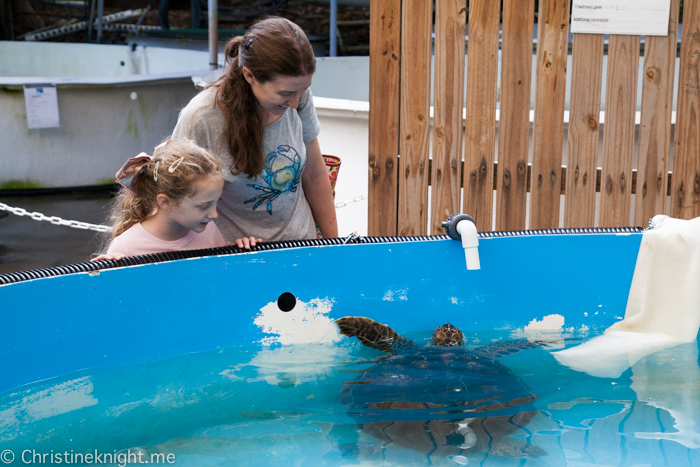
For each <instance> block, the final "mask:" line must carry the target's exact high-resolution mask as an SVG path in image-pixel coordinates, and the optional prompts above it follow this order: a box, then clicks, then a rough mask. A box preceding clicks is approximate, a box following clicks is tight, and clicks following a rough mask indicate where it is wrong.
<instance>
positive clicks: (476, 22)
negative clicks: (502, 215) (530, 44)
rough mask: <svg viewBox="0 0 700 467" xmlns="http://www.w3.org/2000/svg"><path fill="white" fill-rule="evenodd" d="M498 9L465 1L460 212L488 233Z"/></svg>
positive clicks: (488, 2) (487, 1)
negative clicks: (466, 40) (466, 32)
mask: <svg viewBox="0 0 700 467" xmlns="http://www.w3.org/2000/svg"><path fill="white" fill-rule="evenodd" d="M500 9H501V2H500V1H494V0H470V1H469V43H468V50H467V117H466V120H465V125H464V172H463V173H464V178H465V180H464V187H465V188H464V203H463V204H464V208H463V211H464V212H466V213H468V214H470V215H471V216H472V217H473V218H474V220H475V221H476V227H477V229H478V230H479V231H480V232H482V231H490V230H491V224H492V219H493V188H492V187H493V183H494V172H493V163H494V153H495V151H496V99H497V92H498V87H497V86H498V85H497V79H498V36H499V23H500Z"/></svg>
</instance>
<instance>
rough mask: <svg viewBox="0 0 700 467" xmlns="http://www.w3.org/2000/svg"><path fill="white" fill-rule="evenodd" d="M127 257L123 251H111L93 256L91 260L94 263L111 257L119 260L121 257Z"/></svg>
mask: <svg viewBox="0 0 700 467" xmlns="http://www.w3.org/2000/svg"><path fill="white" fill-rule="evenodd" d="M124 258H126V255H123V254H121V253H110V254H108V255H100V256H98V257H97V258H92V259H91V260H90V262H91V263H92V262H93V261H102V260H103V259H110V260H113V261H119V260H120V259H124Z"/></svg>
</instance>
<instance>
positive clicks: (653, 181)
mask: <svg viewBox="0 0 700 467" xmlns="http://www.w3.org/2000/svg"><path fill="white" fill-rule="evenodd" d="M679 9H680V0H671V16H670V21H669V27H668V31H669V33H668V36H647V37H646V43H645V45H644V74H643V75H642V79H643V85H642V117H641V121H640V124H639V157H638V162H637V186H636V193H635V198H634V199H635V203H634V224H635V225H637V226H639V227H646V226H647V224H648V222H649V219H651V218H652V217H654V216H655V215H656V214H664V213H665V212H666V184H667V182H668V163H669V156H670V152H671V113H672V111H673V83H674V75H675V69H676V46H677V44H676V38H677V37H678V34H677V33H678V13H679Z"/></svg>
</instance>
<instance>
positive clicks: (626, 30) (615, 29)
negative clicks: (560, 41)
mask: <svg viewBox="0 0 700 467" xmlns="http://www.w3.org/2000/svg"><path fill="white" fill-rule="evenodd" d="M670 15H671V0H573V5H572V8H571V32H573V33H584V34H624V35H640V36H641V35H646V36H666V35H668V21H669V18H670Z"/></svg>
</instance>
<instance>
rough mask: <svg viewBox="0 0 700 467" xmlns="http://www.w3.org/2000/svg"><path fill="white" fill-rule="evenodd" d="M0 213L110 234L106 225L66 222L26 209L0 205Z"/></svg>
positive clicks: (110, 228)
mask: <svg viewBox="0 0 700 467" xmlns="http://www.w3.org/2000/svg"><path fill="white" fill-rule="evenodd" d="M0 211H7V212H10V213H12V214H14V215H16V216H20V217H21V216H29V217H31V218H32V219H34V220H35V221H46V222H51V223H52V224H54V225H63V226H66V227H71V228H73V229H81V230H94V231H95V232H111V231H112V227H110V226H108V225H97V224H88V223H87V222H80V221H68V220H65V219H61V218H60V217H58V216H50V217H49V216H45V215H44V214H42V213H40V212H29V211H27V210H26V209H22V208H13V207H12V206H8V205H7V204H4V203H0Z"/></svg>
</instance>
